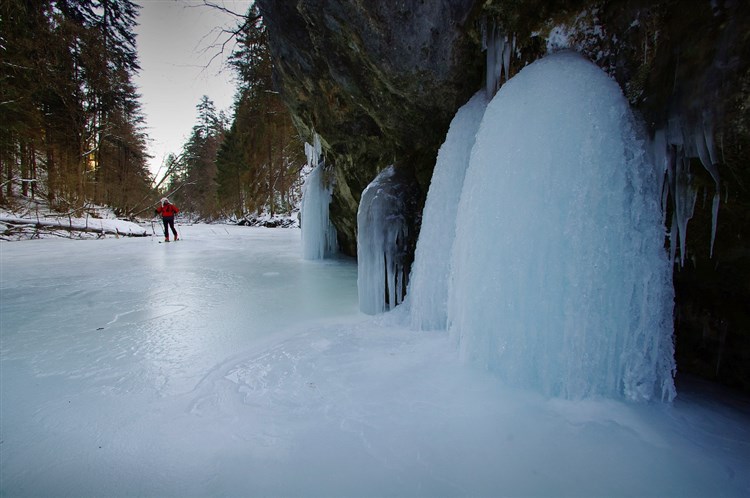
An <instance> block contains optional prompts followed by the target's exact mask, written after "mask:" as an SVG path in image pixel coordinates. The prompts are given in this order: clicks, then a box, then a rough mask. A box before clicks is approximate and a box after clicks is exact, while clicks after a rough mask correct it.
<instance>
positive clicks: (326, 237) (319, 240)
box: [301, 133, 338, 259]
mask: <svg viewBox="0 0 750 498" xmlns="http://www.w3.org/2000/svg"><path fill="white" fill-rule="evenodd" d="M305 155H306V156H307V167H308V168H312V170H311V171H310V174H309V175H308V176H307V179H306V180H305V184H304V186H303V187H302V209H301V217H302V257H303V258H304V259H323V258H326V257H328V256H330V255H332V254H334V253H335V252H336V251H337V250H338V243H337V238H336V228H335V227H334V226H333V224H332V223H331V221H330V219H329V216H328V208H329V205H330V204H331V190H332V189H331V187H330V186H327V185H326V184H325V179H324V175H323V170H324V167H325V161H323V160H322V158H321V155H322V147H321V144H320V136H319V135H318V134H317V133H316V134H315V135H314V136H313V143H312V144H309V143H305Z"/></svg>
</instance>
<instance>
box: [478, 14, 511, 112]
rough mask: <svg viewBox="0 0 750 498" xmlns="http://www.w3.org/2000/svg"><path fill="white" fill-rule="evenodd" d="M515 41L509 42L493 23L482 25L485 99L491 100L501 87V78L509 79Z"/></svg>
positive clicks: (506, 36)
mask: <svg viewBox="0 0 750 498" xmlns="http://www.w3.org/2000/svg"><path fill="white" fill-rule="evenodd" d="M515 45H516V39H515V37H514V38H513V40H512V41H511V40H510V39H509V37H508V35H506V34H505V33H504V32H503V31H502V30H501V29H500V28H498V27H497V26H496V25H495V24H494V23H492V24H490V25H487V22H486V21H485V22H484V23H482V50H483V51H484V52H485V54H486V67H487V73H486V79H485V91H486V93H487V98H492V97H493V96H494V95H495V94H496V93H497V91H498V90H499V89H500V85H502V77H503V74H505V80H506V81H507V80H508V78H510V57H511V53H512V51H513V50H515Z"/></svg>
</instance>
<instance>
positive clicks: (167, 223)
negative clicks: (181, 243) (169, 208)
mask: <svg viewBox="0 0 750 498" xmlns="http://www.w3.org/2000/svg"><path fill="white" fill-rule="evenodd" d="M161 220H162V221H163V222H164V237H165V238H167V239H168V238H169V231H168V229H169V228H171V229H172V233H173V234H174V239H175V240H177V230H175V228H174V216H165V217H163V218H162V219H161Z"/></svg>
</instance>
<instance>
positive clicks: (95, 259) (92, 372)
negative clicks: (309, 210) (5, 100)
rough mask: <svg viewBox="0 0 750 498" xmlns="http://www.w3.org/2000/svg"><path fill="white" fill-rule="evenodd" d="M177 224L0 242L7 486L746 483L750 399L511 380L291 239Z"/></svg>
mask: <svg viewBox="0 0 750 498" xmlns="http://www.w3.org/2000/svg"><path fill="white" fill-rule="evenodd" d="M182 231H183V233H182V236H183V238H184V240H182V241H181V242H178V243H171V244H159V243H158V239H156V238H153V237H150V238H128V239H122V238H121V239H114V238H105V239H100V240H83V241H72V240H64V239H46V240H35V241H23V242H3V243H0V270H1V273H0V292H1V296H0V297H1V299H0V317H1V323H0V330H1V334H2V336H1V339H2V343H1V344H0V374H1V379H2V380H1V382H2V384H0V395H1V404H0V430H1V433H0V459H1V462H0V495H3V496H6V495H7V496H37V495H47V496H52V495H54V496H90V495H96V496H125V495H129V496H132V495H143V496H155V495H158V496H292V495H298V496H466V495H472V496H501V495H510V496H748V495H750V472H749V471H748V469H750V404H748V402H747V400H745V399H743V398H739V397H737V396H734V397H726V396H722V397H720V396H719V395H717V394H716V393H715V392H712V391H708V390H706V389H705V388H704V387H701V386H699V385H698V384H695V383H693V384H692V385H691V386H688V387H685V386H683V387H682V388H681V390H680V391H679V394H678V398H677V400H676V401H675V403H674V404H673V405H671V406H670V405H661V404H652V405H634V404H629V403H623V402H620V401H614V400H606V399H602V400H587V401H578V402H574V401H565V400H560V399H548V398H544V397H542V396H539V395H537V394H535V393H533V392H525V391H518V390H514V389H511V388H509V387H507V386H504V385H503V384H502V383H501V382H499V381H498V380H497V379H496V378H494V377H492V376H491V375H488V374H486V373H484V372H480V371H476V370H473V369H471V368H468V367H465V366H463V365H461V364H460V363H459V361H458V360H457V353H456V351H455V349H454V348H453V346H452V344H451V343H450V341H449V340H448V338H447V337H446V336H445V335H444V334H441V333H425V332H413V331H410V330H408V329H406V328H404V327H403V326H402V325H400V323H402V322H403V320H401V318H400V317H399V313H398V312H396V313H391V314H389V315H384V316H380V317H376V318H374V319H373V318H370V317H365V316H364V315H361V314H359V312H358V311H357V310H358V307H357V302H356V299H357V287H356V266H355V264H354V262H352V261H350V260H337V261H325V262H311V261H304V260H302V259H301V258H300V256H299V255H300V252H301V250H300V242H299V234H300V232H299V230H292V229H276V230H273V229H261V228H249V227H236V226H234V227H233V226H200V225H196V226H190V227H182Z"/></svg>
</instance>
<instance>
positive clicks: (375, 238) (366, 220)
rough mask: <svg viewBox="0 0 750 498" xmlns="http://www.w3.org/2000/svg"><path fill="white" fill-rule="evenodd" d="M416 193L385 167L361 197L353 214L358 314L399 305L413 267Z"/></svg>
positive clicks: (393, 170) (404, 181) (402, 179)
mask: <svg viewBox="0 0 750 498" xmlns="http://www.w3.org/2000/svg"><path fill="white" fill-rule="evenodd" d="M416 211H417V209H416V192H415V191H414V190H413V185H412V184H411V182H409V181H408V180H406V179H404V178H403V177H401V176H400V175H399V173H398V172H397V170H396V168H394V167H393V166H389V167H388V168H386V169H384V170H383V171H381V172H380V174H378V176H377V177H375V179H374V180H373V181H372V182H371V183H370V184H369V185H368V186H367V188H365V190H364V192H362V198H361V199H360V202H359V209H358V211H357V289H358V292H359V308H360V310H361V311H362V312H363V313H367V314H370V315H374V314H377V313H382V312H384V311H388V310H390V309H392V308H394V307H395V306H396V305H398V304H400V303H401V302H402V301H403V298H404V295H405V294H406V286H407V283H408V282H407V279H408V275H409V271H410V267H411V264H410V263H411V260H410V256H409V254H410V251H411V250H413V247H411V246H410V240H411V238H412V237H413V234H412V233H411V232H412V230H413V229H412V228H411V222H412V220H413V218H414V216H416Z"/></svg>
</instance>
